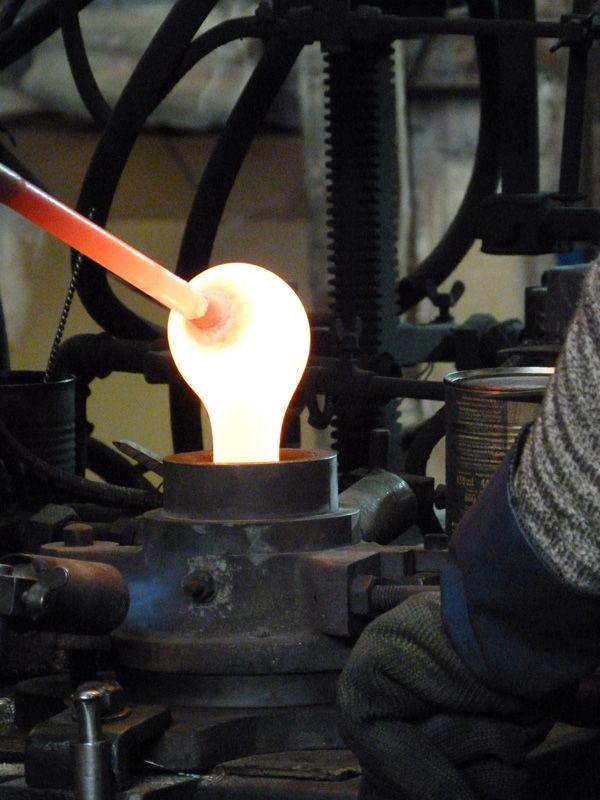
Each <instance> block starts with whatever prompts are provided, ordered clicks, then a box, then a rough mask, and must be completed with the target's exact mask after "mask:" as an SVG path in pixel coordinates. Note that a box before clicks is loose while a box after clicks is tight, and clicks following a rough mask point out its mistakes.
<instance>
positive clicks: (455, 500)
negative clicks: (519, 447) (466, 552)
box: [444, 367, 554, 536]
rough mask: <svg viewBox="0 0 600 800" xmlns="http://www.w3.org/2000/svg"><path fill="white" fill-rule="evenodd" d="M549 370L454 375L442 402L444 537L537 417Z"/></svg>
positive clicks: (502, 369)
mask: <svg viewBox="0 0 600 800" xmlns="http://www.w3.org/2000/svg"><path fill="white" fill-rule="evenodd" d="M553 372H554V369H553V368H552V367H499V368H497V369H484V370H467V371H464V372H452V373H450V374H449V375H447V376H446V377H445V379H444V384H445V396H446V533H447V534H448V535H449V536H451V535H452V534H453V533H454V531H455V530H456V527H457V525H458V523H459V521H460V520H461V518H462V516H463V515H464V513H465V512H466V510H467V509H468V508H469V507H470V506H471V505H472V504H473V503H474V502H475V500H476V499H477V496H478V495H479V492H480V491H481V490H482V489H483V487H484V486H485V485H486V483H487V482H488V480H489V479H490V478H491V477H492V475H493V474H494V472H495V471H496V469H497V468H498V466H499V465H500V463H501V462H502V460H503V459H504V457H505V455H506V454H507V453H508V451H509V450H510V448H511V446H512V444H513V442H514V440H515V439H516V437H517V435H518V433H519V431H520V430H521V429H522V428H523V427H524V426H525V425H526V424H528V423H529V422H532V421H533V420H534V419H535V417H536V416H537V414H538V412H539V409H540V403H541V400H542V398H543V396H544V391H545V389H546V385H547V383H548V379H549V377H550V376H551V375H552V373H553Z"/></svg>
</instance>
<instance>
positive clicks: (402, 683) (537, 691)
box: [339, 265, 600, 800]
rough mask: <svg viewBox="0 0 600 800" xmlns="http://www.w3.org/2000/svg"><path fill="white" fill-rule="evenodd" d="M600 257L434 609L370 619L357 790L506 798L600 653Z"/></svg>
mask: <svg viewBox="0 0 600 800" xmlns="http://www.w3.org/2000/svg"><path fill="white" fill-rule="evenodd" d="M599 542H600V267H599V266H598V265H593V266H592V268H591V269H590V274H589V275H588V278H587V280H586V282H585V284H584V287H583V290H582V299H581V301H580V303H579V304H578V307H577V311H576V313H575V316H574V318H573V320H572V323H571V325H570V327H569V332H568V335H567V340H566V342H565V347H564V348H563V352H562V354H561V357H560V359H559V362H558V364H557V369H556V374H555V377H554V379H553V380H552V381H551V382H550V385H549V387H548V390H547V392H546V397H545V399H544V403H543V406H542V409H541V412H540V416H539V417H538V420H537V421H536V422H535V423H534V425H533V426H532V429H531V431H530V432H529V433H528V434H527V433H526V434H524V436H523V437H522V438H521V441H520V442H519V443H518V445H517V446H516V447H515V449H514V451H513V452H512V453H511V454H510V456H509V457H508V458H507V459H506V461H505V462H504V464H503V465H502V467H501V468H500V470H499V471H498V473H497V474H496V475H495V476H494V478H493V479H492V481H491V482H490V484H489V485H488V486H487V487H486V489H485V490H484V491H483V493H482V495H481V496H480V498H479V499H478V501H477V503H476V504H475V505H474V506H473V507H472V508H471V509H470V510H469V512H467V514H466V515H465V517H464V519H463V520H462V521H461V524H460V525H459V528H458V530H457V532H456V533H455V535H454V536H453V538H452V541H451V554H450V563H449V566H448V568H447V569H446V570H445V571H444V573H443V575H442V589H441V615H440V609H439V606H438V605H436V604H435V602H434V601H433V600H432V599H431V598H429V597H425V596H423V595H418V596H416V597H414V598H412V599H411V600H410V601H407V602H405V603H403V604H401V605H400V606H398V607H397V608H395V609H393V610H392V611H390V612H388V613H387V614H384V615H382V616H381V617H379V618H378V619H376V620H374V621H373V622H372V623H371V624H370V625H369V626H368V627H367V629H366V630H365V631H364V633H363V634H362V636H361V638H360V639H359V641H358V643H357V645H356V647H355V649H354V651H353V653H352V655H351V657H350V660H349V663H348V665H347V667H346V669H345V671H344V673H343V675H342V679H341V681H340V692H339V708H340V717H341V726H342V731H343V733H344V736H345V738H346V740H347V742H348V744H349V746H350V747H351V748H352V749H353V750H354V752H355V753H356V754H357V756H358V758H359V761H360V762H361V764H362V765H363V767H364V769H365V773H366V778H365V781H364V785H363V789H362V792H363V797H364V798H365V800H366V798H374V799H375V798H376V799H377V800H379V798H382V800H383V799H384V798H385V800H388V798H389V800H391V798H394V800H411V798H415V800H416V798H419V799H420V798H422V797H423V796H427V797H430V798H440V800H441V798H444V800H455V798H456V799H458V798H460V799H461V800H467V798H468V799H469V800H471V798H486V799H488V798H489V800H500V798H507V799H508V798H510V799H511V800H513V798H515V797H518V796H519V791H520V779H521V777H522V773H521V771H520V766H521V765H522V763H523V760H524V758H525V756H526V754H527V753H528V751H529V750H530V749H531V747H533V746H534V745H535V744H536V742H538V741H539V739H540V737H541V736H543V735H544V732H545V730H547V728H548V725H549V724H550V721H551V720H552V719H553V718H554V717H555V716H556V713H557V710H558V708H559V707H560V706H561V704H562V701H563V700H564V698H565V697H566V696H568V695H570V694H573V693H574V692H575V690H576V687H577V681H578V679H579V678H581V677H583V676H585V675H588V674H589V673H590V672H591V671H592V670H593V669H594V668H595V667H596V666H597V665H598V664H599V663H600V634H599V631H600V596H599V595H600V547H599Z"/></svg>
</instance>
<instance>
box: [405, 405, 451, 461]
mask: <svg viewBox="0 0 600 800" xmlns="http://www.w3.org/2000/svg"><path fill="white" fill-rule="evenodd" d="M445 435H446V410H445V407H444V406H442V408H440V409H438V411H436V412H435V414H433V416H431V417H429V419H427V420H425V422H423V423H422V424H421V425H419V427H418V428H417V430H416V431H415V432H414V433H412V434H410V436H409V437H406V440H405V441H408V447H407V449H406V459H405V462H404V470H405V472H408V473H410V474H411V475H426V474H427V462H428V461H429V458H430V456H431V453H432V452H433V448H434V447H435V446H436V444H437V443H438V442H440V441H441V440H442V439H443V438H444V436H445Z"/></svg>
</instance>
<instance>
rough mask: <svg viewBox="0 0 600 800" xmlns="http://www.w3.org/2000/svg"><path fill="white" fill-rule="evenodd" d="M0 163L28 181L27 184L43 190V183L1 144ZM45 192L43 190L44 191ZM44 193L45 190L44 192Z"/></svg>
mask: <svg viewBox="0 0 600 800" xmlns="http://www.w3.org/2000/svg"><path fill="white" fill-rule="evenodd" d="M0 163H2V164H6V166H7V167H9V168H10V169H12V170H13V171H14V172H16V173H17V174H18V175H21V176H22V177H23V178H25V180H27V181H29V183H33V185H34V186H37V187H39V188H40V189H44V185H43V183H42V182H41V181H40V179H39V178H38V177H37V175H34V174H33V172H31V171H30V170H29V169H28V167H26V166H25V165H24V164H23V163H22V162H21V161H20V160H19V159H18V158H17V157H16V156H15V155H14V153H12V152H11V151H10V150H9V149H8V148H7V147H5V146H4V145H3V144H2V143H0ZM44 190H45V189H44ZM45 191H46V190H45Z"/></svg>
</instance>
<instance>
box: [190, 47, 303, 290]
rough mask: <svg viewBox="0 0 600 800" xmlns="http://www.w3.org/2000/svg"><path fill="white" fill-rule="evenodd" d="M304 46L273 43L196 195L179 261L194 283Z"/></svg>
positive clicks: (252, 76)
mask: <svg viewBox="0 0 600 800" xmlns="http://www.w3.org/2000/svg"><path fill="white" fill-rule="evenodd" d="M301 49H302V44H301V43H299V42H295V41H288V40H281V39H274V40H273V41H271V42H269V44H268V45H267V48H266V50H265V53H264V54H263V56H262V58H261V59H260V61H259V63H258V64H257V66H256V67H255V69H254V72H253V73H252V75H251V77H250V79H249V81H248V83H247V84H246V86H245V87H244V90H243V91H242V93H241V95H240V97H239V99H238V100H237V102H236V104H235V106H234V108H233V110H232V112H231V114H230V115H229V118H228V120H227V122H226V124H225V127H224V129H223V131H222V133H221V135H220V136H219V139H218V141H217V144H216V146H215V148H214V150H213V152H212V153H211V156H210V158H209V160H208V163H207V165H206V168H205V170H204V173H203V175H202V179H201V181H200V183H199V185H198V188H197V190H196V195H195V197H194V201H193V203H192V207H191V210H190V214H189V217H188V220H187V223H186V227H185V232H184V235H183V239H182V242H181V249H180V251H179V258H178V262H177V270H176V271H177V274H178V275H180V276H181V277H183V278H186V279H188V280H189V279H190V278H192V277H193V276H194V275H196V274H197V273H198V272H200V271H201V270H203V269H205V268H206V267H207V265H208V262H209V260H210V255H211V252H212V248H213V245H214V241H215V237H216V234H217V228H218V226H219V223H220V221H221V217H222V214H223V210H224V208H225V204H226V202H227V199H228V197H229V194H230V192H231V189H232V188H233V184H234V182H235V179H236V177H237V175H238V172H239V170H240V168H241V166H242V164H243V162H244V159H245V157H246V154H247V153H248V150H249V149H250V145H251V144H252V142H253V140H254V137H255V136H256V134H257V133H258V131H259V130H260V127H261V125H262V124H263V121H264V118H265V115H266V113H267V111H268V110H269V108H270V107H271V104H272V103H273V100H274V99H275V97H276V95H277V94H278V92H279V90H280V89H281V86H282V85H283V83H284V81H285V79H286V78H287V76H288V74H289V72H290V70H291V68H292V67H293V65H294V63H295V61H296V59H297V57H298V54H299V53H300V50H301Z"/></svg>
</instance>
